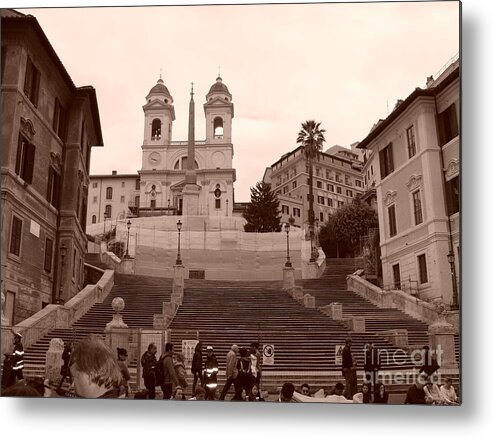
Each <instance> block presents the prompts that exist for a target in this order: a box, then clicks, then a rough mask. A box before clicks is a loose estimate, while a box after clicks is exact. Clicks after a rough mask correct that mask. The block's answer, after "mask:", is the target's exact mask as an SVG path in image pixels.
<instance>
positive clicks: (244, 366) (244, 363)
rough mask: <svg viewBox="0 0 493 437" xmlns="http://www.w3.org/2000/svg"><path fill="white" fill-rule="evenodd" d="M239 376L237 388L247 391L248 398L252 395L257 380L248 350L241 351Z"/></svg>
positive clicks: (242, 349) (238, 365)
mask: <svg viewBox="0 0 493 437" xmlns="http://www.w3.org/2000/svg"><path fill="white" fill-rule="evenodd" d="M237 368H238V376H237V377H236V384H235V388H236V389H237V390H238V389H241V388H244V389H245V390H246V393H247V396H248V395H249V394H250V391H251V389H252V386H253V383H254V382H255V378H254V376H253V375H252V362H251V360H250V357H249V356H248V350H247V349H246V348H244V347H242V348H241V349H240V359H239V360H238V364H237Z"/></svg>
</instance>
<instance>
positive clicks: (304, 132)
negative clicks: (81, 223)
mask: <svg viewBox="0 0 493 437" xmlns="http://www.w3.org/2000/svg"><path fill="white" fill-rule="evenodd" d="M324 132H325V129H320V123H316V122H315V121H314V120H307V121H305V123H302V124H301V130H300V131H299V132H298V138H297V139H296V142H297V143H298V144H301V145H302V146H303V155H304V156H305V158H306V160H307V164H308V227H309V233H310V239H311V240H313V237H314V229H313V226H314V224H315V212H314V210H313V160H314V159H315V158H317V159H318V158H319V152H320V151H321V150H322V146H323V143H324V142H325V137H324ZM314 261H315V259H314V257H313V251H312V254H311V255H310V262H314Z"/></svg>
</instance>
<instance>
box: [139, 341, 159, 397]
mask: <svg viewBox="0 0 493 437" xmlns="http://www.w3.org/2000/svg"><path fill="white" fill-rule="evenodd" d="M156 352H157V347H156V345H155V344H154V343H150V344H149V346H148V347H147V351H145V352H144V354H143V355H142V358H141V359H140V364H141V365H142V377H143V378H144V385H145V387H146V389H147V391H148V395H147V398H148V399H156V363H157V361H156Z"/></svg>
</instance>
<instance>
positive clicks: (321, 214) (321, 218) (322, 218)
mask: <svg viewBox="0 0 493 437" xmlns="http://www.w3.org/2000/svg"><path fill="white" fill-rule="evenodd" d="M320 221H321V222H323V221H324V213H323V212H321V213H320Z"/></svg>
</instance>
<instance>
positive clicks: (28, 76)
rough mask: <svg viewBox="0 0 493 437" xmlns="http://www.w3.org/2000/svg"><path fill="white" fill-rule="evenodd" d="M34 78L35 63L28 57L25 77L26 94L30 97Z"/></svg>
mask: <svg viewBox="0 0 493 437" xmlns="http://www.w3.org/2000/svg"><path fill="white" fill-rule="evenodd" d="M32 78H33V64H32V62H31V60H30V59H29V58H28V59H27V64H26V77H25V78H24V94H25V95H26V96H28V97H29V96H30V95H31V86H32V80H33V79H32Z"/></svg>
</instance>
